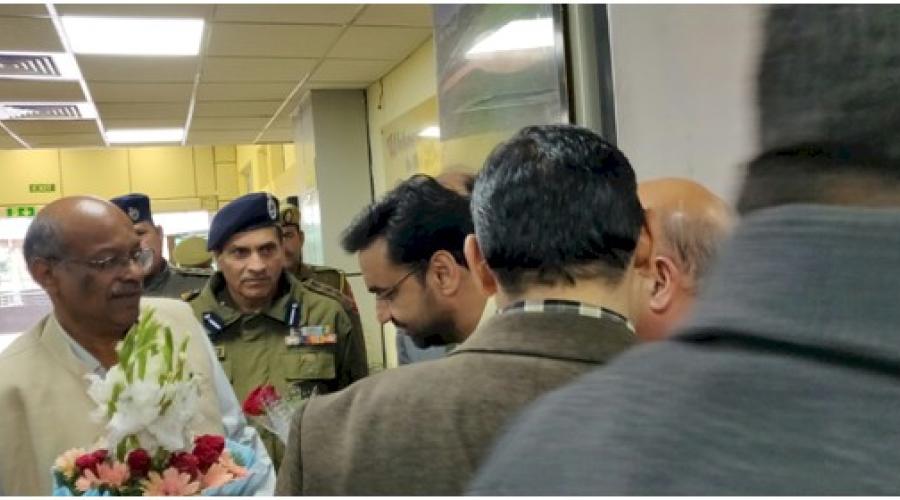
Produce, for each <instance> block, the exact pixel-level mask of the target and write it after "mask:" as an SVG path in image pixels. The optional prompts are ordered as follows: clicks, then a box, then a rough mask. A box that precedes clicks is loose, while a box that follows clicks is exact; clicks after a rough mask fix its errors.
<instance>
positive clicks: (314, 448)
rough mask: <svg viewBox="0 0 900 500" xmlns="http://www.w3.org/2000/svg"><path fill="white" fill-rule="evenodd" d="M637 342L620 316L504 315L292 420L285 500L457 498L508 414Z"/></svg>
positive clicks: (315, 402) (283, 479) (283, 476)
mask: <svg viewBox="0 0 900 500" xmlns="http://www.w3.org/2000/svg"><path fill="white" fill-rule="evenodd" d="M633 342H634V334H633V333H632V332H631V330H629V329H628V328H626V327H625V326H624V325H623V324H622V323H619V322H615V321H613V320H611V319H605V318H604V319H597V318H590V317H587V316H581V315H577V314H571V313H559V312H543V313H539V312H527V313H526V312H515V313H507V314H501V315H497V316H495V317H493V318H491V319H490V320H489V321H488V322H487V323H486V324H485V325H484V326H483V327H482V328H480V329H479V330H477V331H476V332H475V333H473V334H472V336H471V337H470V338H469V339H467V340H466V341H465V342H464V343H463V344H461V345H460V346H459V347H458V348H457V349H456V350H455V351H453V352H452V353H451V354H449V355H448V356H447V357H446V358H443V359H439V360H435V361H425V362H422V363H415V364H412V365H407V366H401V367H399V368H394V369H391V370H388V371H385V372H382V373H379V374H377V375H374V376H371V377H368V378H366V379H363V380H360V381H358V382H357V383H355V384H353V385H352V386H350V387H348V388H347V389H345V390H343V391H341V392H339V393H335V394H330V395H327V396H323V397H316V398H313V399H311V400H310V401H309V402H308V404H307V405H306V407H305V409H304V410H303V412H302V413H301V414H300V418H295V419H294V423H293V427H292V429H291V434H290V438H289V443H288V450H287V452H286V453H285V457H284V461H283V462H282V466H281V469H280V471H279V473H278V487H277V490H276V492H277V494H278V495H301V494H302V495H458V494H461V493H462V492H463V491H464V489H465V487H466V485H467V484H468V482H469V480H470V479H471V478H472V475H473V474H474V472H475V470H476V469H477V467H478V465H479V464H480V462H481V459H482V458H483V456H484V454H485V453H486V452H487V450H488V449H489V447H490V445H491V442H492V440H493V438H494V437H495V434H496V433H497V432H498V430H499V428H500V427H501V426H502V425H503V424H504V423H505V422H506V420H507V419H508V418H509V417H510V416H511V415H513V414H514V413H515V412H516V411H518V410H519V409H520V408H521V407H523V406H524V405H525V404H527V403H529V402H530V401H532V400H534V399H535V398H536V397H537V396H538V395H540V394H542V393H544V392H547V391H549V390H552V389H555V388H557V387H559V386H560V385H562V384H564V383H566V382H568V381H570V380H572V379H574V378H575V377H576V376H578V375H581V374H583V373H586V372H587V371H588V370H589V369H590V368H592V367H595V366H597V365H598V364H601V363H603V362H605V361H606V360H608V359H609V358H610V357H612V356H614V355H616V354H618V353H619V352H621V351H622V350H624V349H625V348H627V347H628V346H630V345H632V343H633Z"/></svg>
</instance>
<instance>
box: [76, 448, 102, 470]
mask: <svg viewBox="0 0 900 500" xmlns="http://www.w3.org/2000/svg"><path fill="white" fill-rule="evenodd" d="M97 463H98V460H97V457H95V456H94V454H93V453H86V454H84V455H81V456H80V457H78V458H76V459H75V467H78V470H79V471H86V470H91V471H94V473H95V474H96V473H97Z"/></svg>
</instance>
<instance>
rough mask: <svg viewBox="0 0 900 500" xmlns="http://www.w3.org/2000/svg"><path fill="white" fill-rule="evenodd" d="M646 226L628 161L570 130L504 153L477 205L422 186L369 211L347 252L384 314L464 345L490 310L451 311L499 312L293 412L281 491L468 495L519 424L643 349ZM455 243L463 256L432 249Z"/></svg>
mask: <svg viewBox="0 0 900 500" xmlns="http://www.w3.org/2000/svg"><path fill="white" fill-rule="evenodd" d="M385 207H395V208H392V209H390V210H387V209H386V208H385ZM398 213H399V214H407V217H408V218H409V219H410V220H411V221H414V223H410V222H407V220H405V219H401V218H398V217H397V214H398ZM465 213H469V214H470V216H471V217H472V219H473V221H470V219H469V217H464V214H465ZM612 215H615V217H613V216H612ZM462 220H464V221H465V222H466V224H465V225H462V224H460V223H459V222H458V221H462ZM473 222H474V224H473ZM643 222H644V218H643V211H642V209H641V205H640V202H639V201H638V196H637V184H636V182H635V177H634V171H633V170H632V168H631V165H629V163H628V160H627V159H625V157H624V156H623V155H622V153H621V152H619V151H618V150H617V149H616V148H615V147H613V146H612V145H610V144H608V143H607V142H606V141H604V140H603V139H601V138H600V137H599V136H597V135H596V134H594V133H593V132H591V131H589V130H587V129H583V128H579V127H571V126H544V127H529V128H525V129H523V130H522V131H521V132H519V133H518V134H517V135H515V136H514V137H513V138H512V139H510V140H509V141H507V142H505V143H503V144H501V145H500V146H498V147H497V148H496V149H495V150H494V151H493V153H491V155H490V156H489V157H488V159H487V161H486V162H485V167H484V170H483V171H482V172H481V174H480V175H479V177H478V180H477V181H476V183H475V189H474V191H473V195H472V200H471V210H470V208H469V203H468V200H466V199H465V198H464V197H462V196H459V194H457V193H455V192H453V191H451V190H449V189H447V188H445V187H443V186H441V185H440V184H438V183H437V182H436V181H434V180H433V179H431V178H428V177H416V178H413V179H411V180H409V181H407V182H405V183H404V184H401V185H400V186H399V187H398V188H397V189H396V190H395V191H393V192H391V193H389V194H388V195H387V196H386V197H385V200H382V202H380V203H377V204H375V205H374V206H373V207H370V208H369V209H368V210H366V211H364V212H363V214H362V215H361V216H360V218H359V219H357V222H356V223H355V224H354V225H353V226H351V228H350V230H349V231H348V232H347V237H346V238H345V244H346V245H345V247H347V248H348V249H354V248H359V249H360V253H359V261H360V267H361V268H362V270H363V275H364V277H365V280H366V284H367V285H368V286H369V288H370V290H371V291H373V292H374V293H376V294H378V297H379V299H381V300H382V301H384V302H386V305H385V306H384V307H383V309H382V311H383V312H382V314H389V315H390V317H391V318H393V320H394V321H395V322H397V323H400V324H401V326H403V327H405V328H407V329H408V330H409V332H410V334H411V335H414V338H417V339H418V340H419V342H420V343H421V344H428V343H439V342H447V341H452V340H459V337H460V334H461V333H464V332H466V327H467V326H468V325H474V323H475V322H477V318H478V316H480V313H481V311H480V309H481V307H478V308H477V309H475V310H473V306H471V305H469V306H468V308H469V309H468V312H467V314H468V316H466V317H464V318H465V319H466V320H467V322H462V321H461V320H460V319H461V316H454V315H453V314H452V312H453V311H454V309H453V308H452V307H451V306H450V305H448V302H449V301H448V298H449V297H452V296H453V294H454V293H455V290H458V289H459V288H460V287H462V286H465V287H466V288H469V287H471V289H472V291H471V292H470V293H469V294H467V297H466V298H465V300H468V301H472V302H475V301H476V300H477V304H478V305H479V306H483V305H484V300H485V299H484V295H483V294H484V293H488V294H493V295H495V300H496V304H497V307H498V309H499V312H498V314H496V315H494V316H492V317H491V318H490V319H488V320H487V321H486V322H485V323H484V324H483V325H481V326H480V327H478V329H477V330H475V331H474V332H473V333H471V334H470V335H469V334H467V335H466V338H465V340H464V341H463V342H462V344H460V345H459V346H458V347H457V348H456V349H455V350H454V351H453V352H451V353H450V354H448V355H447V356H446V357H445V358H442V359H438V360H434V361H424V362H421V363H415V364H411V365H407V366H401V367H399V368H396V369H393V370H388V371H386V372H384V373H380V374H378V375H376V376H374V377H371V378H369V379H367V380H364V381H361V382H360V383H358V384H355V385H353V386H351V387H350V388H348V389H346V390H344V391H342V392H340V393H338V394H332V395H329V396H326V397H323V398H317V399H313V400H310V401H309V403H308V404H307V405H306V406H305V408H303V409H302V410H301V411H300V412H298V414H297V415H296V416H295V417H294V422H293V424H292V429H291V435H290V439H289V442H288V451H287V452H286V454H285V459H284V462H283V463H282V465H281V468H280V469H279V478H278V486H277V488H276V492H277V493H278V494H290V495H300V494H303V495H363V494H365V495H458V494H461V493H463V492H464V489H465V486H466V484H467V482H468V481H469V479H470V478H471V476H472V475H473V474H474V472H475V470H476V468H477V467H478V465H479V464H480V462H481V460H482V458H483V457H484V455H485V454H486V453H487V451H488V449H489V447H490V445H491V442H492V440H493V438H494V436H495V435H496V434H497V433H498V432H499V431H500V429H501V428H502V427H503V425H504V424H505V423H506V421H507V419H508V418H509V417H511V416H512V415H513V414H514V413H515V412H516V411H518V410H519V409H520V408H521V407H522V406H524V405H525V404H527V403H529V402H531V401H532V400H534V399H535V398H537V397H538V396H539V395H541V394H542V393H544V392H547V391H550V390H552V389H554V388H556V387H559V386H560V385H562V384H564V383H566V382H568V381H570V380H572V379H573V378H575V377H576V376H578V375H580V374H582V373H585V372H587V371H588V370H590V369H591V368H593V367H595V366H598V365H600V364H602V363H604V362H606V360H607V359H609V358H610V357H612V356H614V355H616V354H618V353H619V352H621V351H622V350H624V349H626V348H627V347H629V346H631V345H632V344H633V343H634V342H635V335H634V330H633V328H632V326H631V323H630V321H629V320H630V318H634V317H636V314H637V312H638V309H639V295H640V294H639V292H640V285H641V283H642V282H641V280H640V279H639V276H638V272H637V269H638V268H639V267H643V268H646V266H647V263H648V257H649V248H650V244H649V235H648V233H647V232H646V231H642V229H643ZM473 232H474V233H475V234H472V233H473ZM639 239H640V240H641V241H642V244H641V245H638V241H639ZM444 241H452V245H453V246H452V248H453V251H452V252H451V251H448V250H436V251H434V250H433V248H440V247H438V246H437V245H440V244H441V243H440V242H444ZM444 244H445V245H446V244H448V243H444ZM460 246H462V247H463V254H464V256H465V261H462V260H461V259H460V257H459V256H458V253H457V252H458V250H457V249H459V248H460ZM638 248H640V250H638ZM429 251H433V253H432V254H429V253H428V252H429ZM462 262H465V263H466V264H465V266H463V264H462ZM643 271H644V272H647V270H646V269H643ZM460 299H462V297H461V298H460ZM465 311H466V309H462V310H461V311H460V312H465ZM469 327H470V328H471V326H469ZM326 431H330V433H328V434H327V435H326Z"/></svg>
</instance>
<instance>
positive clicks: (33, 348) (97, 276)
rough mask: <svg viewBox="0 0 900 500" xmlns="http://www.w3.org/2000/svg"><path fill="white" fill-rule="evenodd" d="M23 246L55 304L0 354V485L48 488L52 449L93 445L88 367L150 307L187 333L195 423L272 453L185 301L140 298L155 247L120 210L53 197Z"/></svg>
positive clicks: (266, 489) (100, 369)
mask: <svg viewBox="0 0 900 500" xmlns="http://www.w3.org/2000/svg"><path fill="white" fill-rule="evenodd" d="M24 253H25V261H26V263H27V265H28V271H29V273H30V274H31V276H32V278H33V279H34V281H35V282H37V283H38V284H39V285H40V286H41V288H43V289H44V290H45V291H46V292H47V295H48V296H49V297H50V301H51V302H52V303H53V312H52V313H51V314H50V315H48V316H47V317H45V318H44V319H42V320H41V321H40V322H39V323H38V324H37V325H35V326H34V327H33V328H32V329H31V330H29V331H28V332H27V333H25V334H24V335H22V336H21V337H19V338H18V339H16V341H15V342H13V343H12V344H10V346H9V347H8V348H7V349H6V350H5V351H3V353H2V354H0V407H2V408H3V410H2V411H0V442H2V443H3V447H4V449H5V450H6V451H7V453H6V454H5V455H4V456H3V457H0V492H2V493H3V494H6V495H49V494H50V493H51V473H50V469H51V467H52V466H53V463H54V460H55V459H56V457H57V455H59V454H60V453H62V452H64V451H66V450H68V449H71V448H79V447H87V446H90V445H91V444H92V443H93V442H94V441H95V440H96V439H97V437H98V436H101V435H103V434H104V426H103V424H102V423H100V422H97V421H96V420H94V419H93V418H92V417H91V413H92V412H93V411H94V410H95V408H96V403H94V401H93V400H92V399H91V398H90V397H89V396H88V394H87V388H88V384H87V381H86V379H85V376H86V375H88V374H96V375H100V376H105V374H106V371H107V370H108V369H109V368H110V367H111V366H112V365H114V364H116V363H117V361H118V360H117V354H116V351H115V348H116V345H117V344H118V343H119V342H120V341H121V340H122V339H123V338H124V337H125V335H126V333H127V332H128V330H129V329H130V328H131V327H132V326H133V325H134V324H135V322H136V321H137V319H138V316H139V315H140V314H141V313H142V312H143V311H147V310H150V309H152V310H153V311H155V313H154V317H155V319H156V320H157V321H159V322H160V323H161V324H162V325H163V326H168V327H171V329H172V332H173V334H175V335H176V336H177V337H181V336H188V337H189V338H190V343H189V344H188V355H187V363H188V367H189V369H190V370H191V371H192V372H193V373H194V374H196V375H197V377H198V380H199V381H200V384H201V385H200V400H199V401H198V403H197V409H198V414H197V417H198V418H197V419H196V421H195V423H194V424H192V425H193V430H194V431H195V432H196V433H198V434H203V433H214V434H226V435H227V436H228V437H229V438H231V439H234V440H236V441H239V442H243V443H245V444H247V445H250V446H253V447H255V448H256V450H257V453H258V458H259V459H260V460H264V461H265V462H269V458H268V455H267V454H266V450H265V448H264V447H263V446H262V443H261V442H260V441H259V436H258V435H256V433H255V432H254V430H253V429H252V428H251V427H249V426H247V425H246V421H245V420H244V418H243V415H242V414H241V411H240V405H239V404H238V402H237V399H236V398H235V395H234V392H233V391H232V390H231V387H230V386H229V385H228V380H227V378H225V374H224V373H223V372H222V368H221V367H220V366H219V364H218V363H217V362H216V358H215V354H214V352H213V348H212V345H211V344H210V342H209V340H208V339H207V337H206V335H205V333H204V332H203V329H202V328H201V326H200V324H199V323H197V321H196V320H195V319H194V317H193V316H192V314H191V310H190V308H189V307H187V305H185V304H184V303H183V302H180V301H175V300H170V299H162V298H145V299H141V279H142V278H143V276H144V274H145V273H146V272H147V269H148V268H149V267H150V264H151V261H152V254H151V252H150V251H149V250H147V249H142V248H141V242H140V239H139V237H138V236H137V235H136V234H135V231H134V228H133V227H132V221H130V220H129V219H128V217H126V216H125V214H124V213H123V212H122V211H121V210H119V209H118V208H116V206H115V205H113V204H111V203H109V202H106V201H103V200H100V199H97V198H90V197H84V196H79V197H70V198H63V199H60V200H57V201H54V202H53V203H51V204H49V205H47V206H46V207H44V209H43V210H41V211H40V212H39V213H38V215H37V217H35V219H34V221H33V222H32V223H31V225H30V226H29V227H28V231H27V233H26V235H25V244H24ZM176 340H177V339H176ZM270 471H271V473H270V477H269V479H268V480H267V481H266V484H265V485H264V486H263V487H262V489H261V491H260V492H261V493H271V491H272V490H273V488H274V481H275V478H274V468H272V467H271V466H270Z"/></svg>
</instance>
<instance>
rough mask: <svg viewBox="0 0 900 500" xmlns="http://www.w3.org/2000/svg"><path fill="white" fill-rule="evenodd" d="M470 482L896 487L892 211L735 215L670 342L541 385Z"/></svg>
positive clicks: (779, 490)
mask: <svg viewBox="0 0 900 500" xmlns="http://www.w3.org/2000/svg"><path fill="white" fill-rule="evenodd" d="M470 492H472V493H476V494H485V495H490V494H519V495H580V494H589V495H633V494H638V495H670V494H687V495H707V494H712V495H807V494H813V495H856V494H864V495H882V494H890V495H897V494H900V210H878V209H851V208H832V207H824V206H812V205H806V206H802V205H797V206H786V207H782V208H775V209H767V210H763V211H760V212H758V213H756V214H754V215H751V216H749V217H747V218H746V219H745V220H744V222H743V223H742V225H741V227H740V228H739V229H738V230H737V233H736V235H735V236H734V238H733V240H732V241H731V242H730V243H729V244H728V245H727V246H726V248H725V249H724V250H723V254H722V257H721V260H720V262H719V264H718V265H717V266H716V268H715V269H714V271H713V275H712V276H711V278H710V281H709V283H708V288H707V289H706V291H705V293H704V294H703V296H702V297H701V298H700V300H699V302H698V307H697V309H696V311H695V316H694V318H692V320H690V321H689V323H688V326H687V327H686V329H685V330H684V331H683V332H682V333H681V334H680V335H679V336H678V337H677V338H675V339H673V340H671V341H667V342H662V343H658V344H655V345H647V346H642V347H639V348H636V349H632V350H631V351H629V352H628V353H626V354H624V355H623V356H621V357H619V358H617V359H616V360H615V361H614V362H612V363H610V364H609V365H607V366H606V367H605V368H603V369H600V370H597V371H595V372H593V373H591V374H589V375H587V376H585V377H583V378H582V379H580V380H579V381H578V382H576V383H575V384H572V385H570V386H568V387H565V388H563V389H560V390H558V391H555V392H554V393H552V394H549V395H547V396H546V397H544V398H542V400H540V401H538V402H537V403H536V404H534V405H533V406H532V407H531V408H530V409H529V410H528V411H527V412H526V413H525V414H524V416H523V417H521V418H520V419H518V421H517V423H516V425H515V426H514V428H513V429H512V430H511V432H509V433H507V434H506V435H505V436H504V437H503V439H502V440H501V441H500V443H499V444H498V446H497V447H496V449H495V450H494V451H493V453H492V455H491V459H490V460H489V462H488V463H487V464H486V465H485V467H484V468H483V469H482V470H481V471H480V473H479V477H478V478H477V480H476V481H475V482H474V484H473V487H472V488H471V490H470Z"/></svg>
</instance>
